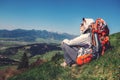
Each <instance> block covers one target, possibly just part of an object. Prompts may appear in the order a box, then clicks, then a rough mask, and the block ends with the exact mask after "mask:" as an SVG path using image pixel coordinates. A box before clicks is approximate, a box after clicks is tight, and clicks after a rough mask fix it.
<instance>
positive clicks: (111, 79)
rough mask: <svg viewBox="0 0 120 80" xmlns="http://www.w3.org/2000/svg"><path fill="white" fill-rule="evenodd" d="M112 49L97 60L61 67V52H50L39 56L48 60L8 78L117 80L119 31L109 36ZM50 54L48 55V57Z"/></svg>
mask: <svg viewBox="0 0 120 80" xmlns="http://www.w3.org/2000/svg"><path fill="white" fill-rule="evenodd" d="M110 38H111V45H112V46H113V48H112V50H109V51H106V52H105V55H104V56H102V57H100V58H99V59H98V60H93V61H91V62H90V63H88V64H84V65H82V66H77V67H67V68H63V67H61V66H60V63H61V62H62V61H63V57H62V56H63V52H51V54H49V55H48V54H45V55H42V56H41V58H44V59H47V60H48V61H47V62H45V63H43V64H42V65H39V66H37V67H34V68H30V69H29V70H27V71H26V72H24V73H22V74H20V75H16V76H14V77H12V78H10V79H9V80H119V79H120V63H119V59H120V33H116V34H113V35H111V36H110ZM49 56H50V57H49Z"/></svg>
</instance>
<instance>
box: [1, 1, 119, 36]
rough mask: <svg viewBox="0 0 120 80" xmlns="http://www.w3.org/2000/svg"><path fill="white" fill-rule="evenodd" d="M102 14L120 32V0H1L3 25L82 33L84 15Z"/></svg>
mask: <svg viewBox="0 0 120 80" xmlns="http://www.w3.org/2000/svg"><path fill="white" fill-rule="evenodd" d="M83 17H84V18H93V19H94V20H96V19H97V18H102V19H104V20H105V21H106V23H107V24H108V26H109V28H110V33H111V34H112V33H116V32H120V0H0V29H8V30H13V29H27V30H31V29H35V30H48V31H54V32H59V33H70V34H75V35H78V34H80V31H79V28H80V27H79V25H80V23H81V21H82V18H83Z"/></svg>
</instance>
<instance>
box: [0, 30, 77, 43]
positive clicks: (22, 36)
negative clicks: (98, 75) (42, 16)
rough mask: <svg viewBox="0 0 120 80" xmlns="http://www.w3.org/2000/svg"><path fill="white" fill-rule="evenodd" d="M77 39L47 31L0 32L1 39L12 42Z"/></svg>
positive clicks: (65, 34)
mask: <svg viewBox="0 0 120 80" xmlns="http://www.w3.org/2000/svg"><path fill="white" fill-rule="evenodd" d="M73 37H75V36H74V35H70V34H67V33H61V34H60V33H57V32H49V31H47V30H24V29H15V30H0V38H1V39H2V38H3V39H4V38H7V40H8V39H9V40H12V41H27V42H30V41H32V42H34V41H37V40H39V39H48V40H59V41H60V40H63V39H65V38H68V39H71V38H73Z"/></svg>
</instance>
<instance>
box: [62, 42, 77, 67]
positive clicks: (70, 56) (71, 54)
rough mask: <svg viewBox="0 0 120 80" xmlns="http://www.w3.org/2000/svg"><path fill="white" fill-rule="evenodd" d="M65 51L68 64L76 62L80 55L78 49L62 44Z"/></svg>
mask: <svg viewBox="0 0 120 80" xmlns="http://www.w3.org/2000/svg"><path fill="white" fill-rule="evenodd" d="M61 47H62V49H63V51H64V58H65V61H66V63H67V64H68V65H71V64H73V63H75V62H76V57H77V55H78V52H77V50H75V49H73V48H71V47H70V46H68V45H67V44H65V43H64V44H62V45H61Z"/></svg>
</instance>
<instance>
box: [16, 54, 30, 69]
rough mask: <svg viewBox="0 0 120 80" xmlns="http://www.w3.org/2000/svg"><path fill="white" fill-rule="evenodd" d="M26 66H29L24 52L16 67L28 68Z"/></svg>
mask: <svg viewBox="0 0 120 80" xmlns="http://www.w3.org/2000/svg"><path fill="white" fill-rule="evenodd" d="M28 67H29V60H28V56H27V54H26V53H24V54H23V56H22V58H21V61H20V63H19V65H18V68H17V69H23V68H28Z"/></svg>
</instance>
